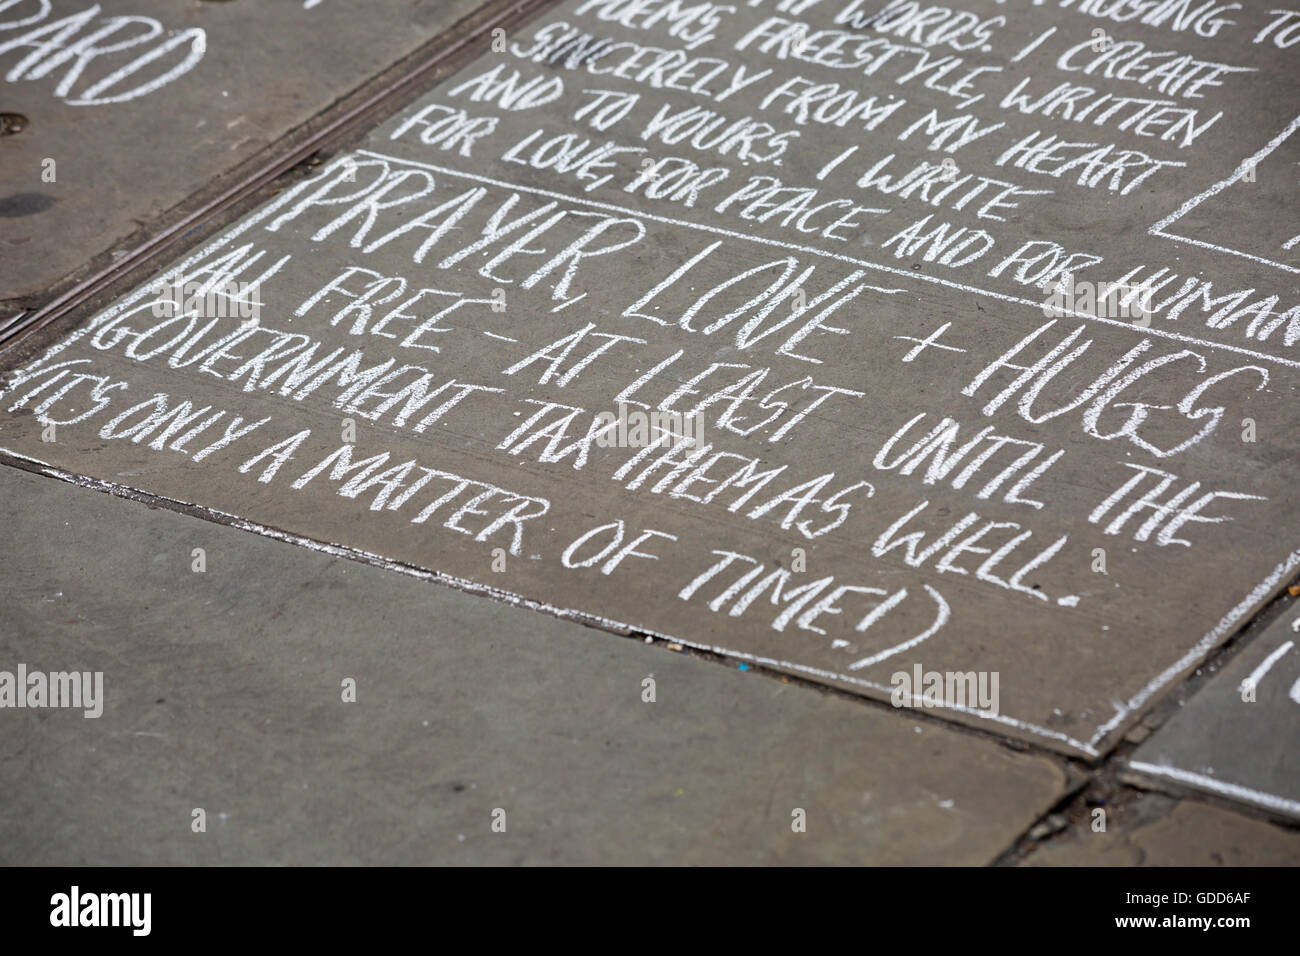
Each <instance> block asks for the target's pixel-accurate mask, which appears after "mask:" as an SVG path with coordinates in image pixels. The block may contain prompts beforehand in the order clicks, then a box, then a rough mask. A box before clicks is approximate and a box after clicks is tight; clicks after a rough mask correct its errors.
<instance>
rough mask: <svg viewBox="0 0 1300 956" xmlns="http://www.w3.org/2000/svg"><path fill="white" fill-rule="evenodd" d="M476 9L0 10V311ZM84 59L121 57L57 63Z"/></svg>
mask: <svg viewBox="0 0 1300 956" xmlns="http://www.w3.org/2000/svg"><path fill="white" fill-rule="evenodd" d="M481 5H482V0H415V2H412V0H366V3H365V4H364V5H361V6H358V5H357V4H351V3H332V2H327V3H319V4H312V3H302V2H296V0H291V2H284V3H207V2H198V0H192V2H189V3H174V2H170V0H131V2H129V3H117V4H113V5H112V7H111V8H105V5H100V4H94V3H91V2H89V0H8V2H5V3H2V4H0V7H3V9H2V10H0V112H6V113H16V114H20V115H22V116H24V117H26V120H27V123H26V126H25V128H24V129H23V130H22V131H21V132H20V133H17V134H15V135H12V136H3V137H0V300H4V299H9V298H17V297H20V296H32V295H37V294H39V293H41V292H43V291H44V290H45V289H47V288H48V287H49V286H50V285H51V284H53V283H54V282H57V281H58V280H59V279H61V278H63V277H64V276H65V275H67V274H69V273H71V272H72V271H73V270H74V269H77V268H79V267H81V266H83V265H84V264H85V263H86V261H87V260H88V259H90V258H91V257H92V256H95V255H97V254H99V253H101V252H103V251H104V250H106V249H107V248H108V247H109V246H111V245H112V244H113V243H115V242H117V241H118V240H120V239H123V238H125V237H126V236H128V235H130V234H131V233H133V232H135V231H136V229H137V228H138V227H139V226H142V225H146V224H147V223H149V222H150V221H151V220H152V219H153V218H154V217H156V216H157V215H158V214H159V213H162V212H163V211H165V210H167V209H169V208H171V207H172V206H174V205H176V204H177V203H179V202H181V201H182V200H184V199H185V198H186V197H188V196H189V195H190V194H192V193H194V192H195V191H196V190H198V189H200V188H201V187H203V186H206V185H207V184H208V182H209V181H210V180H211V179H212V178H213V177H215V176H218V175H220V174H221V173H224V172H226V171H228V170H231V169H234V168H235V167H236V166H238V165H239V164H240V163H241V162H243V161H244V160H246V159H248V158H249V157H251V156H253V155H255V154H256V153H257V152H258V151H259V150H261V149H263V148H264V147H266V146H268V145H269V144H271V143H273V142H275V141H276V140H277V139H279V138H280V137H281V136H283V135H284V134H285V133H286V132H287V131H289V130H290V129H293V128H294V127H296V126H298V125H299V124H301V123H304V122H306V121H307V120H309V119H311V118H312V117H313V116H315V115H316V114H317V113H319V112H321V111H322V110H324V109H325V108H326V107H328V106H329V105H330V104H332V103H334V102H335V101H336V100H338V99H340V98H341V97H343V96H344V95H345V94H347V93H349V92H351V91H352V90H353V89H355V88H356V87H358V86H360V85H361V84H362V83H363V82H364V81H365V80H367V79H369V78H370V77H372V76H375V75H376V74H378V73H380V72H382V71H383V70H384V68H386V67H388V66H390V65H392V64H393V63H396V62H397V61H398V60H400V59H401V58H402V57H403V56H405V55H407V54H408V53H411V52H412V51H414V50H415V49H416V48H417V47H418V46H419V45H420V44H422V43H425V42H427V41H428V40H431V39H433V38H434V37H435V36H437V35H438V33H440V32H441V31H442V30H444V29H446V28H447V27H449V26H451V25H452V24H454V23H455V22H456V21H457V20H459V19H460V18H461V17H463V16H465V15H466V14H468V13H470V12H471V11H473V10H474V9H475V8H476V7H478V6H481ZM115 17H125V18H126V19H125V20H123V21H120V22H118V23H116V25H115V21H114V18H115ZM82 43H85V44H90V45H91V46H92V47H104V46H116V45H119V44H120V45H122V46H123V48H122V49H119V50H109V51H107V52H103V53H100V54H97V55H94V56H88V58H87V59H86V61H85V62H84V63H81V61H79V60H72V59H68V58H67V50H68V49H70V48H77V49H80V48H79V47H77V46H76V45H77V44H82ZM42 44H49V46H48V47H42ZM149 57H152V59H148V60H146V58H149ZM191 61H192V62H191ZM79 63H81V65H80V66H79V65H78V64H79ZM120 70H131V71H132V72H130V73H128V74H126V75H124V76H122V77H121V78H120V79H118V80H117V81H115V82H109V80H110V77H112V76H113V75H114V74H115V73H117V72H118V71H120ZM173 74H174V75H173ZM164 78H167V79H165V81H164V82H163V83H162V84H161V85H158V86H157V87H156V88H154V89H152V90H147V89H146V87H148V86H149V85H150V84H151V83H153V82H154V81H156V80H162V79H164ZM128 96H129V97H130V98H127V99H121V98H122V97H128ZM115 100H116V101H115Z"/></svg>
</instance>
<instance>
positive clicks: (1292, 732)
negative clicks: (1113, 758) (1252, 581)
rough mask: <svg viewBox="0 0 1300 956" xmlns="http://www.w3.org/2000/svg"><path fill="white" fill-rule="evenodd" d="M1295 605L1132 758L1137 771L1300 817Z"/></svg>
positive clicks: (1166, 783)
mask: <svg viewBox="0 0 1300 956" xmlns="http://www.w3.org/2000/svg"><path fill="white" fill-rule="evenodd" d="M1296 620H1297V619H1296V615H1295V613H1294V611H1293V609H1291V608H1288V609H1287V611H1286V612H1285V613H1283V614H1282V616H1280V617H1278V618H1277V619H1276V620H1275V621H1274V622H1273V623H1272V624H1271V625H1270V626H1269V627H1268V628H1266V629H1265V630H1264V631H1263V632H1262V633H1261V634H1259V635H1257V636H1256V637H1255V638H1254V639H1252V640H1251V642H1250V644H1249V645H1247V646H1246V647H1245V648H1244V649H1243V650H1242V651H1241V653H1239V654H1238V655H1237V656H1236V657H1234V658H1233V659H1232V661H1231V662H1229V663H1228V665H1227V666H1225V667H1224V668H1223V670H1221V671H1219V673H1218V674H1216V675H1215V676H1214V677H1213V678H1211V679H1210V681H1209V682H1208V683H1207V684H1206V685H1205V686H1204V687H1203V688H1201V689H1200V690H1199V691H1198V692H1197V693H1196V695H1195V696H1193V697H1192V698H1191V699H1190V700H1188V701H1187V702H1186V703H1185V704H1184V705H1183V706H1182V708H1181V709H1180V710H1179V711H1178V712H1177V713H1176V714H1174V716H1173V717H1172V718H1170V719H1169V720H1168V721H1167V722H1166V723H1165V724H1164V725H1163V726H1162V727H1161V728H1160V729H1159V730H1158V731H1156V733H1155V734H1153V735H1152V736H1151V738H1150V739H1149V740H1147V741H1146V742H1145V743H1144V744H1142V746H1141V747H1139V748H1138V750H1137V752H1136V753H1134V754H1133V756H1132V757H1131V758H1130V759H1129V760H1128V767H1129V769H1130V770H1131V771H1132V772H1133V773H1134V774H1135V775H1136V777H1138V778H1141V779H1144V780H1146V781H1148V782H1151V783H1154V784H1155V785H1157V786H1160V787H1162V788H1168V787H1172V788H1174V789H1175V790H1183V789H1191V790H1201V791H1204V792H1207V793H1212V794H1214V795H1215V796H1217V797H1221V798H1223V799H1227V800H1235V801H1238V802H1241V803H1247V804H1250V805H1252V806H1255V807H1259V808H1262V809H1264V810H1267V811H1268V812H1270V813H1275V814H1278V815H1280V816H1284V817H1289V818H1291V819H1296V820H1300V756H1298V755H1300V651H1297V649H1296V645H1297V643H1300V638H1297V636H1296Z"/></svg>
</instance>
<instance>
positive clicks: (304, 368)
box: [0, 0, 1300, 758]
mask: <svg viewBox="0 0 1300 956" xmlns="http://www.w3.org/2000/svg"><path fill="white" fill-rule="evenodd" d="M733 7H734V8H735V9H733ZM921 7H922V5H918V4H915V3H900V4H893V5H890V6H889V8H888V9H887V10H883V11H876V10H874V8H871V9H870V10H869V8H868V5H864V4H862V3H857V2H846V3H841V2H834V3H832V2H822V3H806V2H804V3H781V4H777V5H760V6H743V5H738V4H728V5H722V6H718V5H710V4H703V5H698V6H692V7H691V12H690V13H689V14H687V13H681V12H680V11H679V15H673V16H670V15H669V14H667V13H665V12H664V10H657V11H656V10H652V9H651V8H649V7H643V6H640V5H620V4H617V3H612V2H583V0H573V2H567V3H563V4H560V5H558V6H556V7H555V8H553V9H548V12H547V13H546V14H544V15H542V16H540V17H538V18H537V19H535V20H534V21H532V22H530V23H529V24H528V25H526V26H525V27H523V28H522V29H520V30H519V31H516V32H515V33H513V34H511V35H509V36H505V37H497V38H496V40H497V42H496V43H495V45H494V49H492V50H491V51H489V52H488V53H487V54H485V56H484V57H483V58H482V59H481V60H479V61H477V62H475V63H473V64H471V65H469V66H467V67H466V68H465V69H464V70H462V71H461V72H460V73H459V74H458V75H456V76H454V77H452V78H450V79H448V80H447V81H446V82H444V83H442V84H441V85H440V86H438V87H437V88H435V89H433V90H431V91H429V93H428V94H427V95H426V96H425V97H423V98H422V99H420V100H419V101H417V102H416V103H415V104H413V105H412V106H411V107H410V109H408V110H406V111H405V112H404V113H403V114H401V115H399V116H397V117H395V118H394V119H392V120H391V121H390V122H387V123H385V124H384V125H383V126H381V127H380V128H378V129H377V130H375V131H374V132H373V133H372V134H371V135H370V136H368V137H367V138H366V139H365V140H364V141H362V142H360V143H359V144H357V148H355V149H353V150H351V151H349V152H346V153H344V154H341V155H339V156H337V157H336V158H335V159H334V160H333V161H332V162H331V163H330V164H329V165H327V166H326V167H324V168H323V169H322V170H321V171H320V172H319V174H318V175H317V176H315V177H313V178H311V179H308V180H305V181H303V182H300V183H298V184H296V185H293V186H291V187H290V188H286V190H285V191H284V192H283V193H281V194H280V195H279V196H277V197H276V198H275V199H274V200H272V201H271V202H269V203H268V204H267V205H265V206H264V207H263V208H261V209H260V210H258V211H256V212H254V213H252V214H250V215H249V216H248V217H246V218H244V219H243V220H241V221H240V222H239V223H237V224H236V225H234V226H233V227H231V228H230V229H229V230H228V231H227V232H225V233H224V234H222V236H221V237H220V238H219V239H218V240H217V241H215V242H214V243H212V244H211V245H209V246H207V247H205V248H202V249H197V250H195V251H194V252H193V254H192V255H191V256H189V257H187V258H185V259H183V260H181V261H179V262H177V263H174V264H170V265H168V266H167V267H165V268H160V270H159V272H158V274H157V278H158V279H159V280H166V282H164V283H163V284H154V283H152V282H150V283H146V284H144V285H142V286H141V287H140V288H139V289H138V290H136V291H135V292H133V293H131V294H130V295H128V296H126V297H125V298H123V299H122V300H121V301H120V302H118V303H115V304H113V305H112V306H111V307H109V308H108V309H107V310H105V311H103V312H101V313H99V314H97V315H94V316H91V317H85V318H84V319H83V320H82V324H81V325H80V327H79V328H77V329H76V330H75V331H73V330H72V329H71V326H68V327H67V329H66V330H65V331H66V332H67V333H68V334H66V336H65V337H63V338H62V339H60V340H58V341H53V340H50V341H47V342H46V343H44V344H46V345H48V348H46V349H45V351H43V352H38V353H36V354H35V356H34V357H33V356H31V355H28V356H25V357H24V359H23V361H22V362H18V361H17V360H15V362H14V364H15V365H19V364H20V365H21V366H22V367H21V368H17V369H15V370H13V371H11V373H10V375H9V380H10V383H11V384H10V387H9V388H8V389H7V390H6V391H5V393H4V397H3V400H2V401H3V404H2V405H0V447H2V448H4V449H7V450H8V451H9V452H10V453H12V454H14V455H17V456H20V457H21V458H22V460H25V461H28V462H39V463H43V464H44V465H48V466H50V467H54V468H57V469H61V470H62V471H64V472H67V473H69V474H79V475H87V476H93V477H96V478H99V479H103V480H106V481H111V482H114V483H117V484H120V485H124V486H129V487H134V488H139V489H143V490H145V491H148V492H150V493H153V494H157V495H162V496H166V497H168V498H172V499H175V500H178V501H183V502H188V503H191V504H193V505H195V506H196V507H199V508H202V509H207V511H208V512H209V513H210V514H212V515H213V516H214V517H216V516H220V515H235V516H239V518H240V519H242V520H244V521H245V522H247V523H249V524H251V525H256V526H258V527H260V528H262V529H264V530H267V531H274V532H277V533H284V534H290V535H296V536H298V537H301V538H304V539H307V540H309V541H311V542H314V543H315V544H316V546H318V547H321V548H325V549H328V550H332V551H336V552H343V553H354V554H365V555H372V556H379V557H382V558H383V559H384V560H387V561H391V562H394V563H397V564H401V565H403V566H409V567H415V568H421V569H426V570H430V571H436V572H440V573H443V574H447V575H450V576H454V577H456V578H458V579H461V580H463V581H466V582H473V583H474V584H476V585H477V586H480V587H488V588H494V589H496V590H497V591H499V592H501V593H502V594H505V595H512V596H516V597H518V598H521V599H526V600H530V601H534V602H539V603H543V604H546V605H549V606H551V607H554V608H557V609H560V610H563V611H564V612H566V613H570V614H572V615H573V616H575V617H576V616H585V618H586V619H588V620H592V621H597V622H601V623H603V625H604V626H607V627H611V628H614V629H620V628H621V629H624V630H638V631H641V632H645V633H650V634H658V635H662V636H663V637H664V638H665V639H672V640H675V641H677V642H680V643H683V644H685V645H689V646H692V647H696V648H703V649H707V650H710V651H716V652H720V653H724V654H727V655H730V656H731V657H732V659H734V660H738V661H748V662H752V663H761V664H763V665H764V666H769V667H773V668H778V669H782V670H785V671H788V672H790V673H793V674H798V675H801V676H804V677H808V678H811V679H815V680H818V681H823V682H826V683H828V684H832V685H835V686H837V687H840V688H845V689H848V690H851V691H854V692H856V693H861V694H864V695H868V696H872V697H876V698H880V699H887V698H890V697H892V696H893V695H894V694H895V693H897V694H898V695H899V697H900V700H902V701H903V702H907V703H910V704H913V705H916V706H921V707H925V708H927V709H930V710H931V711H932V712H934V713H938V714H941V715H943V716H944V717H946V718H948V719H952V720H955V721H959V722H964V723H969V724H972V725H975V726H979V727H981V728H984V729H992V730H994V731H996V732H997V733H1001V734H1006V735H1009V736H1013V737H1017V738H1021V739H1024V740H1031V741H1034V742H1036V743H1039V744H1042V745H1045V746H1048V747H1052V748H1055V749H1058V750H1060V751H1062V752H1067V753H1071V754H1077V755H1083V756H1085V757H1088V758H1097V757H1099V756H1101V755H1103V754H1105V753H1106V752H1108V750H1109V748H1111V747H1112V746H1113V745H1114V743H1115V742H1116V741H1117V740H1118V739H1119V737H1120V735H1121V734H1122V733H1123V732H1124V731H1125V729H1126V728H1127V727H1129V726H1130V725H1131V724H1132V723H1133V722H1134V721H1136V720H1137V719H1138V718H1139V717H1140V716H1141V714H1142V712H1143V710H1144V709H1145V708H1147V707H1149V706H1150V705H1151V704H1152V702H1153V701H1155V700H1156V699H1157V698H1158V697H1160V695H1162V694H1164V693H1166V692H1167V691H1168V689H1169V688H1170V687H1171V686H1173V685H1174V684H1175V682H1176V681H1177V680H1179V678H1180V677H1181V676H1182V675H1185V674H1186V673H1188V672H1189V671H1190V670H1191V669H1192V668H1194V667H1195V666H1196V665H1197V664H1198V663H1199V662H1200V661H1201V660H1203V659H1204V657H1205V656H1206V655H1207V654H1208V653H1210V652H1211V651H1212V650H1213V649H1214V648H1215V647H1216V646H1217V645H1218V644H1219V643H1220V642H1222V641H1223V640H1224V639H1226V638H1227V637H1228V636H1229V635H1230V634H1232V633H1233V632H1234V630H1235V629H1236V628H1238V627H1239V626H1240V625H1241V624H1242V623H1243V622H1244V621H1245V620H1247V619H1248V618H1249V616H1250V615H1251V614H1252V612H1253V611H1254V610H1255V609H1257V608H1258V607H1260V606H1262V604H1263V603H1264V602H1265V601H1267V600H1268V599H1269V597H1270V596H1271V595H1272V594H1274V593H1275V592H1276V591H1278V590H1279V589H1280V588H1281V587H1282V586H1283V585H1284V584H1285V583H1286V582H1287V580H1288V579H1289V578H1291V577H1292V576H1293V575H1294V573H1295V571H1296V569H1297V566H1298V562H1300V552H1297V550H1296V549H1297V530H1298V526H1300V487H1298V486H1297V484H1296V482H1295V481H1294V480H1292V471H1293V468H1292V463H1293V462H1294V461H1295V459H1296V457H1297V455H1300V429H1296V428H1295V427H1294V425H1295V419H1296V411H1295V409H1296V402H1295V398H1296V386H1297V377H1296V375H1297V370H1300V360H1297V358H1296V357H1295V352H1294V345H1295V339H1296V335H1295V330H1296V329H1297V328H1300V325H1297V321H1298V320H1297V318H1296V317H1297V314H1300V313H1297V311H1296V309H1297V308H1298V307H1300V306H1298V303H1300V290H1298V289H1297V287H1296V281H1295V275H1296V274H1297V273H1296V272H1295V269H1296V268H1300V265H1297V262H1298V260H1297V259H1296V258H1295V256H1296V255H1297V249H1296V248H1294V247H1292V248H1281V247H1279V248H1277V249H1270V250H1269V255H1267V256H1266V255H1264V254H1263V253H1262V252H1261V248H1262V247H1257V246H1255V245H1251V244H1250V243H1251V242H1253V241H1254V240H1251V239H1250V238H1249V237H1244V236H1241V235H1240V234H1239V232H1240V228H1242V227H1241V226H1240V223H1239V220H1230V219H1227V218H1225V219H1224V221H1223V222H1222V223H1221V224H1220V226H1221V228H1218V230H1217V231H1216V232H1215V241H1211V239H1209V238H1206V236H1207V235H1208V233H1205V232H1204V231H1203V230H1202V228H1201V226H1200V225H1198V223H1199V222H1200V220H1199V219H1198V218H1197V217H1198V216H1199V217H1204V216H1206V215H1208V213H1207V210H1212V209H1213V208H1216V206H1215V204H1216V203H1218V202H1219V199H1220V196H1221V194H1223V193H1224V190H1226V189H1231V195H1232V200H1231V201H1232V203H1233V204H1234V206H1236V207H1238V208H1242V209H1245V210H1248V211H1249V213H1248V215H1247V216H1246V217H1245V218H1246V220H1247V221H1253V220H1255V219H1259V218H1262V217H1265V216H1273V217H1277V216H1285V215H1289V214H1290V213H1291V212H1293V207H1292V206H1286V205H1283V206H1280V207H1279V204H1278V198H1277V197H1278V196H1279V195H1284V196H1285V195H1293V188H1294V186H1293V183H1292V182H1291V180H1290V179H1287V181H1286V184H1285V186H1278V184H1277V183H1276V182H1275V181H1274V177H1279V176H1280V177H1284V178H1285V177H1287V176H1289V175H1290V174H1288V173H1286V172H1285V168H1286V166H1285V164H1282V165H1279V164H1278V163H1277V160H1279V159H1281V158H1284V157H1286V156H1287V155H1289V154H1288V153H1286V152H1285V150H1286V149H1289V148H1290V147H1289V146H1288V145H1287V144H1288V143H1290V142H1291V139H1290V134H1289V133H1288V130H1291V129H1292V128H1293V125H1294V123H1293V121H1294V117H1295V115H1296V112H1297V105H1296V104H1297V101H1298V98H1297V90H1296V77H1297V76H1298V75H1300V73H1298V72H1297V71H1296V70H1295V60H1294V58H1295V56H1296V55H1297V51H1296V49H1294V48H1293V47H1292V46H1288V45H1287V44H1286V40H1287V38H1288V37H1289V36H1290V34H1289V32H1287V30H1289V28H1287V30H1281V31H1280V32H1279V30H1280V28H1279V27H1278V26H1277V25H1272V26H1270V24H1273V18H1275V15H1274V14H1271V13H1269V12H1268V11H1267V10H1265V9H1263V8H1252V9H1250V10H1245V9H1243V10H1234V11H1232V13H1231V16H1225V17H1221V18H1218V19H1216V18H1213V17H1207V16H1205V15H1203V14H1198V15H1196V16H1190V15H1189V17H1179V18H1173V19H1171V18H1169V17H1164V18H1161V17H1156V16H1154V15H1152V16H1146V15H1143V16H1140V17H1136V16H1135V17H1132V18H1128V19H1124V20H1123V22H1120V21H1119V20H1114V19H1111V18H1109V17H1108V16H1103V15H1101V14H1095V15H1094V14H1090V13H1088V12H1086V11H1084V10H1080V9H1077V8H1076V7H1075V6H1067V7H1062V6H1061V5H1060V4H1046V5H1033V6H1032V7H1030V6H1027V5H1016V6H1015V7H1014V8H1013V7H1010V6H1008V5H1005V4H1001V3H996V2H992V0H988V2H972V3H968V4H966V5H965V7H964V8H963V9H962V10H956V9H954V8H947V7H944V8H938V7H936V8H934V9H933V10H929V9H928V8H927V9H925V10H922V9H921ZM664 9H666V8H664ZM1098 9H1100V8H1098ZM1108 9H1111V10H1112V11H1113V10H1117V9H1118V8H1117V7H1114V6H1112V7H1110V8H1108ZM877 13H878V14H879V15H878V16H877V15H876V14H877ZM1094 47H1095V48H1094ZM1280 151H1281V152H1280ZM1252 186H1261V188H1260V189H1258V190H1254V191H1252V189H1251V187H1252ZM1279 189H1280V190H1281V193H1279ZM1288 190H1292V191H1291V192H1288ZM1234 222H1238V225H1233V223H1234ZM1290 228H1291V227H1289V226H1286V227H1285V228H1282V226H1278V229H1279V230H1280V231H1278V232H1277V235H1281V234H1282V233H1283V232H1286V231H1287V230H1288V229H1290ZM1270 229H1272V227H1270ZM1224 230H1227V231H1229V232H1233V231H1234V230H1236V232H1233V236H1227V237H1225V235H1224V234H1223V233H1224ZM1296 231H1297V232H1300V227H1298V228H1297V230H1296ZM1234 236H1235V238H1234ZM1268 236H1273V233H1272V232H1269V233H1268V235H1267V236H1265V235H1263V234H1261V235H1260V236H1259V237H1258V238H1259V241H1261V242H1262V241H1264V240H1265V239H1266V238H1268ZM1273 238H1276V237H1275V236H1274V237H1273ZM1248 240H1249V241H1248ZM1230 241H1232V242H1238V243H1239V246H1237V247H1233V246H1230V245H1229V243H1230ZM1269 241H1272V240H1271V239H1269ZM1288 241H1289V240H1288ZM1282 245H1285V243H1282ZM1238 253H1244V254H1238ZM168 282H171V283H175V284H177V285H179V286H180V287H181V288H182V290H183V294H182V295H181V296H180V297H179V303H177V299H176V297H175V296H172V294H171V293H169V292H167V291H166V289H167V288H170V287H171V286H169V285H167V283H168ZM187 284H188V285H187ZM1116 284H1119V285H1120V286H1122V287H1123V288H1122V289H1120V291H1116V290H1115V285H1116ZM186 288H188V289H189V290H191V291H192V292H195V293H196V294H195V295H190V294H188V293H185V292H184V290H185V289H186ZM1099 293H1100V294H1099ZM169 296H172V297H171V298H170V299H169ZM651 413H653V417H652V415H651ZM673 415H677V416H679V417H677V418H674V417H672V416H673ZM697 421H698V425H699V427H698V429H696V428H695V427H694V426H695V424H696V423H697ZM977 682H983V683H982V684H980V683H977ZM980 687H983V689H984V690H985V691H986V693H984V694H982V695H981V694H980V693H978V690H979V688H980ZM931 688H933V689H934V692H933V693H932V692H931V690H930V689H931ZM995 690H996V693H994V691H995Z"/></svg>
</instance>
